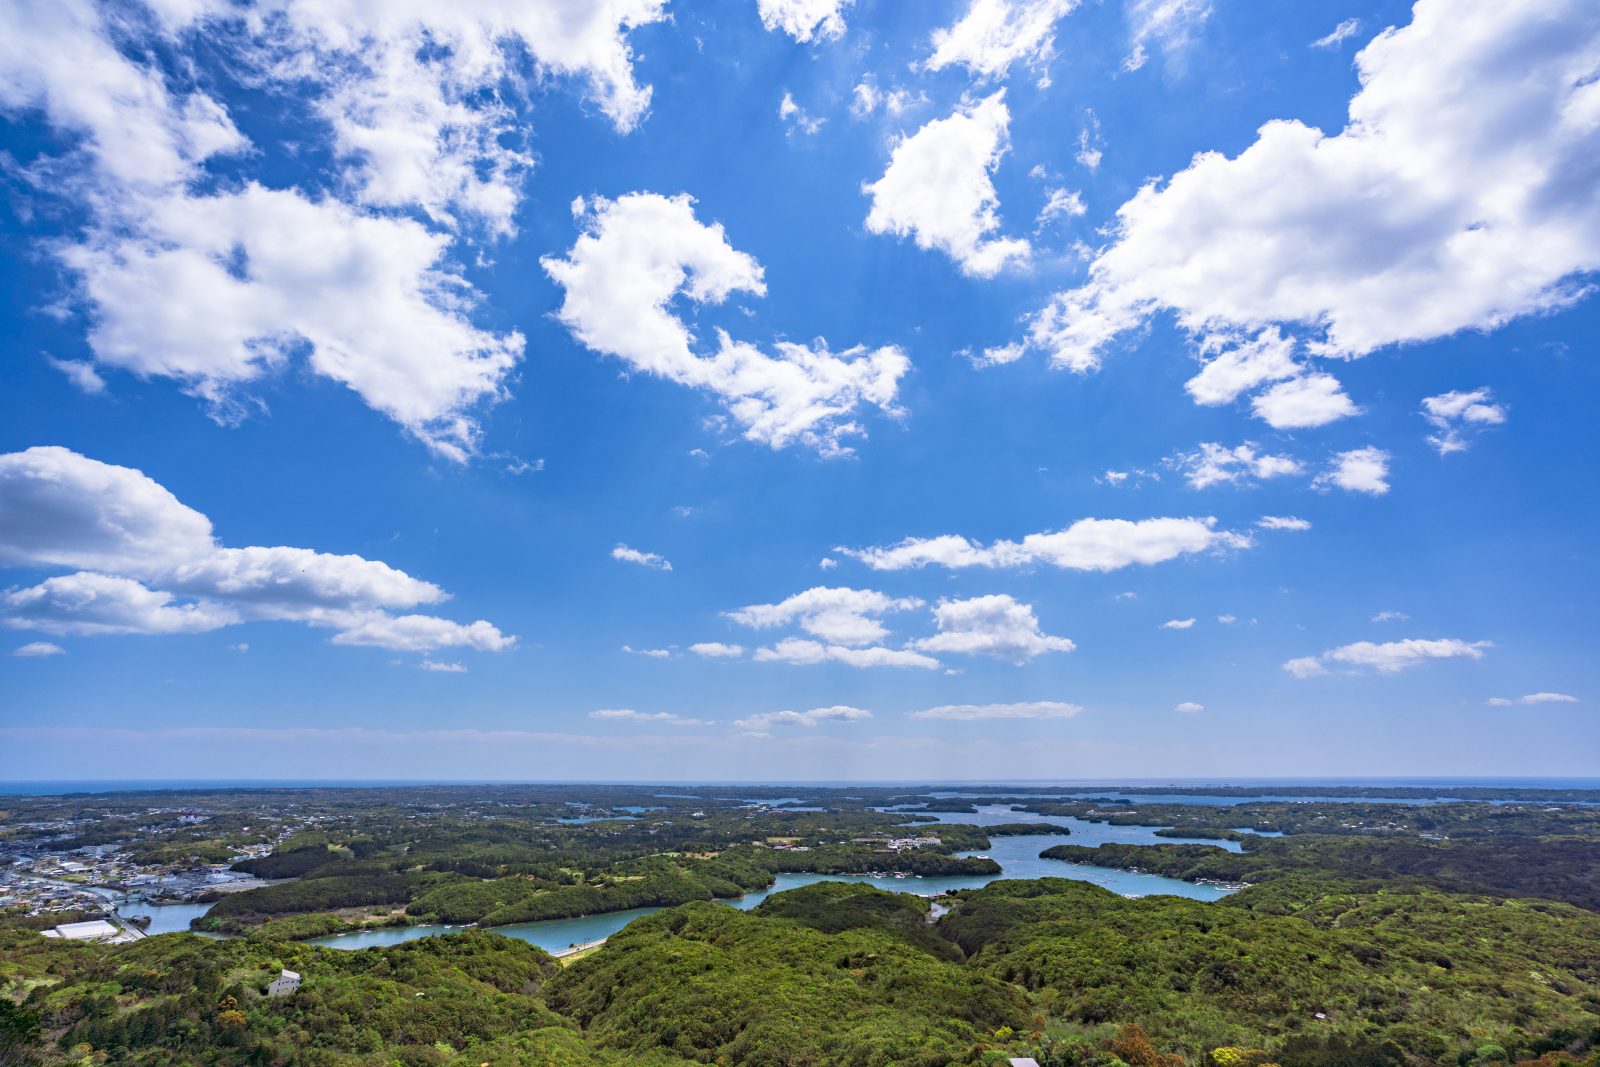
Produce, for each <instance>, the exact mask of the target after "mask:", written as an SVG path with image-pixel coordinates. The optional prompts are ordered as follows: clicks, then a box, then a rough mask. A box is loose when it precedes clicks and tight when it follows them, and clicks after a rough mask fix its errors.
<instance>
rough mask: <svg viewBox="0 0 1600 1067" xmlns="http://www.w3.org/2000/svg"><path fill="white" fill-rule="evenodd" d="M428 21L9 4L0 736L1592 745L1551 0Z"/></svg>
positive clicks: (1038, 748) (1116, 751)
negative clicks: (1513, 4)
mask: <svg viewBox="0 0 1600 1067" xmlns="http://www.w3.org/2000/svg"><path fill="white" fill-rule="evenodd" d="M434 7H435V5H426V4H418V5H412V4H391V5H382V6H379V7H374V8H370V9H369V8H368V7H367V6H366V5H363V4H359V3H355V2H353V0H352V2H348V3H331V4H312V3H309V2H307V0H266V2H262V3H256V4H250V5H240V4H235V3H231V2H229V0H194V2H178V0H162V2H160V3H152V4H150V5H149V6H145V5H143V4H138V3H133V2H131V0H130V2H128V3H124V4H93V3H89V2H87V0H72V2H56V3H48V4H46V3H30V2H26V0H17V2H13V3H6V4H3V5H0V29H3V30H4V32H3V33H0V41H3V43H0V151H3V152H4V155H3V156H0V159H3V160H4V166H3V167H0V175H3V178H0V180H3V181H4V183H5V189H6V196H5V206H4V209H3V214H0V220H3V221H0V226H3V241H4V245H3V248H4V254H3V255H0V272H3V273H0V281H3V285H0V294H3V295H0V330H3V335H4V336H5V337H6V338H7V345H6V349H5V367H6V372H5V382H6V388H5V389H4V390H3V391H0V568H3V571H4V573H3V574H0V590H3V593H0V596H3V599H0V623H3V624H4V626H5V629H4V631H3V633H0V636H3V637H4V638H5V639H6V644H7V645H8V646H9V647H7V648H6V652H7V653H8V654H6V655H3V656H0V692H3V693H4V700H3V702H0V740H3V742H4V743H3V744H0V778H65V777H72V778H84V777H97V776H100V777H115V778H128V777H194V776H196V775H201V774H202V773H203V775H204V776H216V775H222V776H230V775H232V776H238V777H272V776H292V777H302V778H303V777H322V776H331V777H374V778H412V777H416V778H448V779H461V778H496V779H506V778H527V779H547V778H559V779H574V778H579V779H582V778H604V779H618V778H623V779H653V780H667V779H695V778H702V779H704V778H724V779H763V778H770V779H818V778H826V779H841V778H873V779H883V778H913V779H940V778H956V777H959V778H981V777H997V776H998V777H1008V778H1013V777H1028V778H1046V777H1048V778H1105V777H1117V776H1128V777H1147V776H1183V777H1205V776H1217V777H1225V776H1230V775H1231V776H1249V777H1261V776H1264V775H1273V774H1281V775H1471V774H1482V775H1537V774H1551V775H1572V774H1583V773H1591V772H1592V770H1593V768H1594V767H1595V766H1597V765H1600V729H1597V728H1596V726H1595V724H1594V700H1595V699H1596V696H1597V694H1600V666H1597V660H1596V657H1595V655H1594V648H1595V646H1596V640H1597V637H1600V621H1597V617H1596V612H1595V606H1594V605H1595V599H1596V598H1595V594H1596V592H1597V581H1596V578H1597V568H1596V561H1595V558H1594V548H1593V546H1594V544H1595V540H1596V538H1595V533H1596V518H1597V512H1600V501H1597V493H1596V479H1595V477H1594V471H1595V470H1596V469H1597V465H1600V435H1597V434H1596V432H1595V417H1594V408H1595V401H1596V398H1597V395H1600V369H1597V366H1596V362H1595V359H1594V356H1595V351H1594V349H1595V343H1594V338H1595V337H1596V336H1600V305H1597V302H1596V299H1595V298H1594V297H1592V296H1590V295H1589V293H1588V288H1589V287H1590V286H1592V284H1593V282H1594V280H1595V272H1596V270H1597V269H1600V196H1597V194H1596V189H1597V187H1600V186H1597V180H1596V174H1595V171H1594V167H1593V160H1594V159H1596V158H1600V80H1597V77H1596V76H1597V73H1600V15H1597V14H1596V13H1595V12H1594V11H1593V10H1592V7H1591V6H1590V5H1585V4H1583V3H1581V2H1578V0H1539V2H1536V3H1529V4H1524V5H1516V10H1515V11H1511V10H1506V9H1505V8H1509V5H1500V4H1496V3H1490V2H1488V0H1482V2H1479V0H1472V2H1466V3H1455V4H1445V3H1435V2H1430V0H1422V2H1420V3H1418V4H1416V6H1415V9H1413V8H1412V6H1411V5H1408V4H1404V3H1378V4H1366V5H1362V4H1357V3H1351V4H1347V5H1343V6H1341V5H1332V4H1284V3H1263V2H1256V3H1247V2H1244V0H1167V2H1155V0H1126V2H1124V0H1099V2H1085V3H1081V4H1075V3H1073V2H1071V0H948V2H946V0H939V2H932V0H930V2H928V3H919V4H888V3H872V2H869V0H856V2H855V3H849V2H845V3H839V2H836V0H727V2H719V3H707V4H687V3H684V4H679V3H666V2H663V0H611V2H608V3H603V4H601V3H588V2H585V3H563V2H557V0H539V2H527V0H523V2H519V3H509V2H506V3H501V2H499V0H478V2H474V3H460V4H456V5H452V6H451V8H450V11H449V12H440V11H437V10H433V8H434ZM669 565H670V566H669Z"/></svg>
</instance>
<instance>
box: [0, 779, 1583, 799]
mask: <svg viewBox="0 0 1600 1067" xmlns="http://www.w3.org/2000/svg"><path fill="white" fill-rule="evenodd" d="M428 785H615V786H667V785H671V786H678V787H681V786H685V785H703V786H713V787H716V788H724V787H729V786H762V787H772V788H776V787H780V786H781V787H783V788H792V787H796V786H799V787H804V786H812V787H820V788H840V787H849V786H910V785H915V786H927V787H930V788H934V789H940V788H965V789H971V788H972V787H974V786H982V787H985V788H1006V787H1012V786H1023V787H1027V788H1029V789H1038V788H1041V787H1050V788H1057V789H1062V790H1080V789H1101V788H1109V787H1112V786H1134V787H1138V786H1144V787H1151V786H1161V787H1169V786H1228V785H1231V786H1245V787H1248V788H1267V787H1272V786H1316V787H1331V786H1361V787H1383V786H1392V787H1414V788H1418V789H1463V788H1477V789H1600V778H1361V777H1351V778H1338V777H1332V778H1101V779H1088V778H1072V779H1045V778H1036V779H990V778H984V779H969V780H961V781H948V780H947V781H936V780H929V781H923V780H911V779H903V780H896V781H829V782H822V781H819V782H753V781H699V782H682V781H678V782H668V781H653V782H652V781H627V782H623V781H584V780H578V779H571V780H564V781H553V780H544V781H534V780H524V781H501V780H496V781H467V780H438V781H430V780H422V779H415V780H403V779H380V778H330V779H298V778H263V779H238V778H234V779H229V778H151V779H138V778H106V779H98V780H76V781H75V780H70V779H60V780H53V779H39V780H37V781H15V782H0V795H9V796H61V795H63V794H67V793H118V792H130V791H137V792H148V791H151V790H175V791H185V790H196V789H376V788H390V787H396V786H428Z"/></svg>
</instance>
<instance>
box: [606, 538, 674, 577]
mask: <svg viewBox="0 0 1600 1067" xmlns="http://www.w3.org/2000/svg"><path fill="white" fill-rule="evenodd" d="M611 558H612V559H617V560H621V561H622V562H624V563H637V564H638V565H639V566H641V567H649V568H651V569H653V570H658V571H670V570H671V569H672V563H671V561H670V560H668V559H666V558H665V557H663V556H661V555H659V554H657V553H655V552H641V551H639V550H638V549H637V548H629V547H628V546H627V545H624V544H618V545H617V547H616V548H613V549H612V550H611Z"/></svg>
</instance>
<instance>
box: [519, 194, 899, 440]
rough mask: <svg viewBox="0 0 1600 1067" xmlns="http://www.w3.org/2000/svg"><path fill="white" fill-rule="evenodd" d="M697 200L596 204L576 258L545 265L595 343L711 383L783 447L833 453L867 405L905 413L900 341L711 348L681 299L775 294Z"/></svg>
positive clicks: (582, 336)
mask: <svg viewBox="0 0 1600 1067" xmlns="http://www.w3.org/2000/svg"><path fill="white" fill-rule="evenodd" d="M693 203H694V202H693V201H692V200H691V199H690V198H689V197H688V196H676V197H665V196H660V195H658V194H655V193H630V194H628V195H626V196H623V197H620V198H618V199H616V200H606V199H604V198H603V197H596V198H594V199H593V200H591V201H589V202H588V203H587V204H586V212H585V214H584V216H583V220H582V221H583V227H584V232H583V233H582V234H581V235H580V236H579V237H578V239H577V241H576V242H574V244H573V246H572V250H571V251H570V252H569V253H568V255H567V258H565V259H557V258H555V257H552V256H547V257H545V258H544V259H543V260H541V263H542V264H543V265H544V269H545V271H546V272H547V273H548V274H549V275H550V276H551V277H552V278H553V279H555V281H556V282H557V284H559V285H560V286H561V287H562V289H563V290H565V293H566V297H565V300H564V301H563V302H562V305H561V310H560V312H559V313H558V317H559V318H560V320H561V321H562V323H564V324H565V325H566V326H567V328H568V329H570V330H571V331H572V333H573V335H574V336H576V337H577V339H578V340H579V341H581V342H582V343H583V344H584V345H586V346H588V347H589V348H591V349H593V350H595V351H597V352H602V353H605V354H607V355H612V356H615V357H617V358H618V359H621V360H622V361H623V362H624V363H626V364H627V365H628V366H630V367H632V368H634V369H635V370H640V371H644V372H646V373H649V374H654V375H657V376H659V377H662V378H666V379H668V380H669V381H674V382H678V383H679V384H682V385H688V386H691V387H694V388H698V389H705V390H707V391H709V392H711V393H713V394H714V395H716V396H717V397H719V398H720V399H721V400H722V402H723V404H724V405H725V406H726V407H727V409H728V413H729V414H730V415H731V416H732V417H733V420H734V421H735V422H736V423H738V424H739V425H740V426H741V427H743V429H744V436H745V437H746V438H748V439H750V440H752V441H758V442H761V443H763V444H766V445H769V446H771V447H773V448H781V447H783V446H785V445H789V444H794V443H801V444H805V445H808V446H810V447H812V448H815V449H817V450H819V451H821V452H823V453H825V454H832V453H838V452H844V451H848V449H847V448H846V447H844V446H843V445H842V444H840V438H841V437H842V436H845V435H848V434H853V433H860V432H861V428H860V426H859V425H858V424H857V423H855V422H853V421H848V420H849V417H850V415H851V414H852V413H853V412H854V411H855V410H856V409H857V408H858V407H860V406H862V405H873V406H876V407H878V408H880V409H882V410H883V411H884V412H885V413H887V414H890V415H895V414H898V413H899V409H898V408H897V407H896V406H895V396H896V394H897V392H898V390H899V382H900V378H901V377H902V376H903V375H904V374H905V373H906V371H907V370H909V369H910V365H911V363H910V360H908V359H907V358H906V356H905V354H904V353H903V352H901V351H900V350H899V349H898V348H893V347H886V348H879V349H875V350H873V351H871V352H867V351H866V350H865V349H863V348H853V349H850V350H848V351H845V352H841V353H838V354H837V355H836V354H834V353H832V352H830V351H828V349H827V347H826V345H825V344H824V343H822V342H821V341H820V340H819V341H818V342H817V344H816V346H815V347H813V348H806V347H804V346H801V345H796V344H789V343H785V342H779V343H778V344H777V345H776V346H775V347H776V348H777V350H778V355H777V356H776V357H774V356H769V355H767V354H765V353H763V352H761V351H759V350H758V349H756V348H755V347H754V346H752V345H749V344H746V343H744V342H737V341H734V340H733V339H732V338H730V337H729V336H728V335H727V333H725V332H723V331H720V330H719V331H718V339H719V342H718V350H717V351H716V352H715V354H713V355H709V356H700V355H697V354H696V353H695V351H694V347H693V345H694V340H695V338H694V336H693V335H692V334H691V332H690V330H689V327H688V325H686V324H685V322H684V321H683V320H682V319H681V318H679V316H678V314H677V313H676V311H675V310H674V309H673V308H672V307H671V306H670V305H672V304H673V303H674V302H675V301H680V298H681V301H680V302H681V303H687V304H692V305H714V304H721V303H723V302H724V301H726V300H727V299H728V298H729V297H730V296H731V295H733V294H734V293H738V292H745V293H751V294H754V295H757V296H760V295H763V294H765V292H766V283H765V282H764V281H763V279H762V269H761V265H760V264H759V263H757V262H756V261H755V259H754V258H752V257H751V256H749V255H746V254H745V253H743V252H740V251H737V250H736V249H734V248H733V247H732V246H731V245H729V244H728V241H727V237H726V235H725V234H724V233H723V229H722V226H721V224H720V223H713V224H712V225H709V226H708V225H705V224H703V223H701V222H700V221H699V220H698V219H696V218H695V217H694V206H693Z"/></svg>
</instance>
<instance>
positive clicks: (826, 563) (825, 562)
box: [817, 556, 839, 571]
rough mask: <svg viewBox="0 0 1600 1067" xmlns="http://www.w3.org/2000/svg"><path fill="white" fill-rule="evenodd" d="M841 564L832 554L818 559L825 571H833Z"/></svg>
mask: <svg viewBox="0 0 1600 1067" xmlns="http://www.w3.org/2000/svg"><path fill="white" fill-rule="evenodd" d="M838 565H839V561H838V560H836V559H834V558H833V557H832V556H823V557H822V558H821V559H819V560H818V561H817V566H818V567H819V568H820V569H822V570H825V571H831V570H833V569H834V568H835V567H837V566H838Z"/></svg>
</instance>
